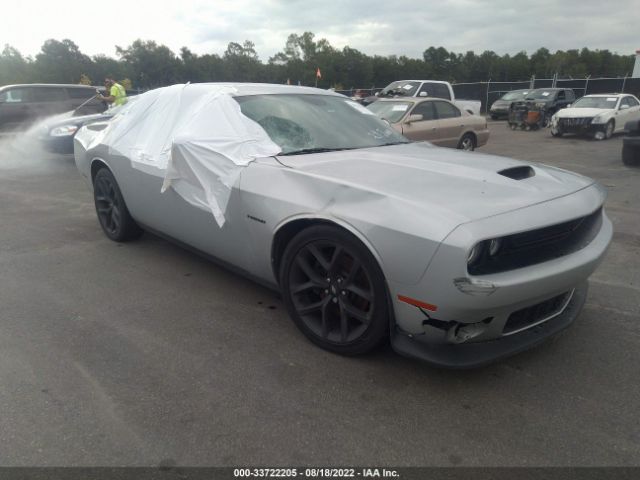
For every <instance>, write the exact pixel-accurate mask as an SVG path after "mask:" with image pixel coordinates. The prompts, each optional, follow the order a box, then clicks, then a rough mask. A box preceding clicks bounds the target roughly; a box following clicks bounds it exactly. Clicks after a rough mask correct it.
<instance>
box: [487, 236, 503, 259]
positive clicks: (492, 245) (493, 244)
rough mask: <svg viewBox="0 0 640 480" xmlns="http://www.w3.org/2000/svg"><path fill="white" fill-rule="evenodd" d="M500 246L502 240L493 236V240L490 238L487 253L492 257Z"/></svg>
mask: <svg viewBox="0 0 640 480" xmlns="http://www.w3.org/2000/svg"><path fill="white" fill-rule="evenodd" d="M501 246H502V240H500V239H499V238H494V239H493V240H490V241H489V255H490V256H492V257H493V256H494V255H495V254H496V253H498V250H500V247H501Z"/></svg>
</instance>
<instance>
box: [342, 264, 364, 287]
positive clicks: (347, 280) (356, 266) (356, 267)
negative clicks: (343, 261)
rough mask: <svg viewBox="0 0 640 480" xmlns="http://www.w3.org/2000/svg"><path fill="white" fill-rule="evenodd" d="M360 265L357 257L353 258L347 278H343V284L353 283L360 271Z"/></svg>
mask: <svg viewBox="0 0 640 480" xmlns="http://www.w3.org/2000/svg"><path fill="white" fill-rule="evenodd" d="M361 266H362V264H361V263H360V262H359V261H358V260H357V259H355V258H354V259H353V263H352V264H351V270H349V274H348V275H347V278H345V279H344V285H345V286H348V285H351V284H352V283H353V281H354V280H355V278H356V275H357V274H358V272H359V271H360V267H361Z"/></svg>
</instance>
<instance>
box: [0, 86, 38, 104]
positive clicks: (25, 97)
mask: <svg viewBox="0 0 640 480" xmlns="http://www.w3.org/2000/svg"><path fill="white" fill-rule="evenodd" d="M30 101H31V89H30V88H12V89H11V90H5V91H4V92H2V93H1V94H0V102H6V103H25V102H30Z"/></svg>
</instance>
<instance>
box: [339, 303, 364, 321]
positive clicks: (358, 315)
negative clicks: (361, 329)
mask: <svg viewBox="0 0 640 480" xmlns="http://www.w3.org/2000/svg"><path fill="white" fill-rule="evenodd" d="M340 303H341V306H342V308H343V309H344V310H345V312H346V313H348V314H349V315H350V316H351V317H353V318H355V319H356V320H358V321H359V322H361V323H364V324H368V323H369V322H370V321H371V313H370V312H364V311H362V310H360V309H358V308H356V307H354V306H353V305H352V304H351V302H349V301H348V300H346V299H342V300H341V301H340Z"/></svg>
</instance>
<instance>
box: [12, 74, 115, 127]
mask: <svg viewBox="0 0 640 480" xmlns="http://www.w3.org/2000/svg"><path fill="white" fill-rule="evenodd" d="M100 89H102V90H103V88H100ZM95 95H96V87H91V86H87V85H54V84H36V83H34V84H26V85H7V86H4V87H0V132H11V131H20V130H25V129H26V128H28V127H29V126H30V125H31V124H33V123H34V122H36V121H37V120H38V119H40V118H44V117H48V116H51V115H55V114H58V113H63V112H69V111H73V110H76V109H78V107H80V106H81V105H82V108H80V109H79V110H78V111H77V112H75V113H76V114H78V115H87V114H92V113H101V112H103V111H104V110H105V109H106V105H105V104H104V103H103V102H101V101H99V100H98V99H92V100H89V99H91V98H93V97H94V96H95ZM88 100H89V101H88ZM85 102H87V103H85ZM83 104H84V105H83Z"/></svg>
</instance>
